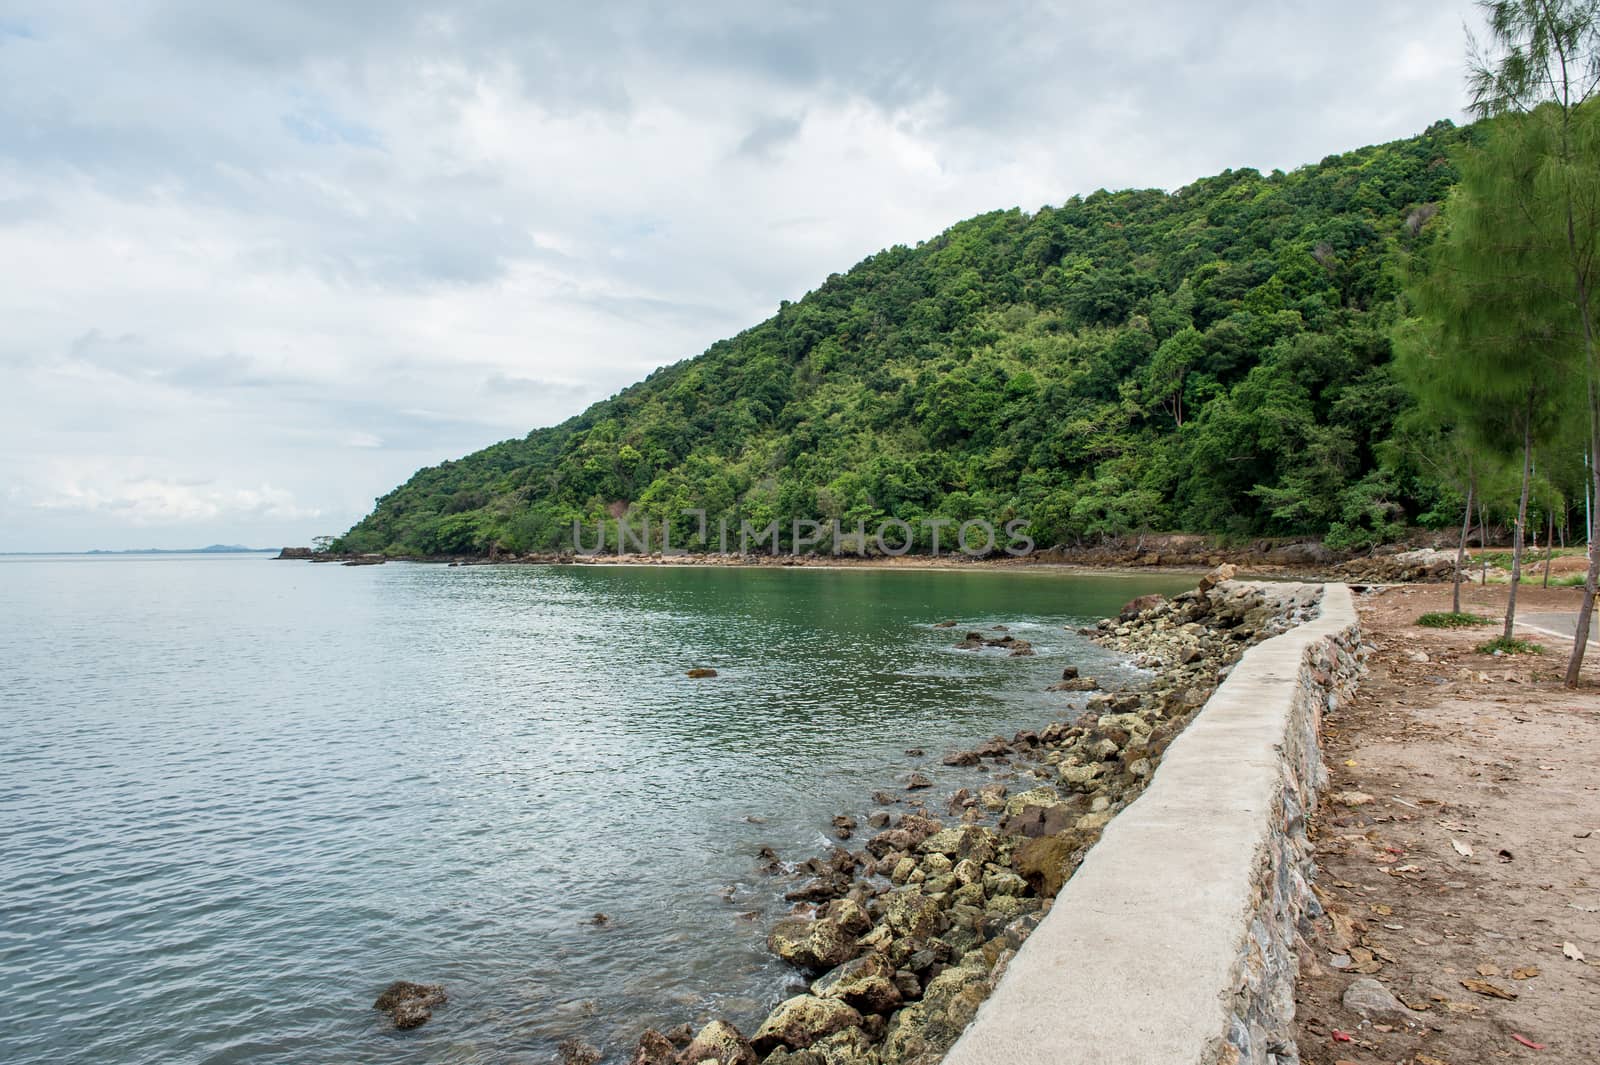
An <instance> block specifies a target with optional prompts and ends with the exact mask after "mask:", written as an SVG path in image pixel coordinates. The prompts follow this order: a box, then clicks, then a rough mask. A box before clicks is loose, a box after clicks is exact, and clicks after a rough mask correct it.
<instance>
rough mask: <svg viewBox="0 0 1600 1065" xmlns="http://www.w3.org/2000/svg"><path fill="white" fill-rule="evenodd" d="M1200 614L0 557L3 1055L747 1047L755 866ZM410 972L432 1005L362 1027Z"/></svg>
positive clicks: (1025, 722)
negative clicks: (1119, 653)
mask: <svg viewBox="0 0 1600 1065" xmlns="http://www.w3.org/2000/svg"><path fill="white" fill-rule="evenodd" d="M1188 583H1190V582H1189V581H1186V580H1183V579H1181V578H1180V579H1174V578H1162V577H1140V578H1126V577H1084V576H1075V575H1074V576H1068V575H1062V574H1059V573H1047V572H1027V573H993V572H942V571H941V572H914V571H860V570H855V571H825V570H815V569H790V570H772V569H733V570H724V569H669V568H609V567H608V568H598V567H594V568H591V567H565V568H545V567H465V568H456V569H450V568H442V567H436V566H419V565H401V564H391V565H387V566H379V567H366V568H346V567H338V566H314V565H308V564H304V563H292V562H273V561H270V560H268V559H267V558H265V557H262V556H245V557H195V556H182V557H172V556H163V557H143V558H138V557H136V558H126V557H123V558H105V557H88V558H85V557H76V558H72V557H62V558H0V725H3V728H4V733H3V736H4V739H3V745H0V831H3V848H0V988H4V1002H5V1013H6V1017H5V1021H4V1023H3V1024H0V1061H4V1062H7V1063H9V1065H28V1063H44V1062H50V1063H53V1065H60V1063H64V1062H84V1063H88V1062H94V1063H96V1065H102V1063H105V1062H119V1063H123V1062H163V1063H166V1062H269V1063H285V1065H288V1063H295V1065H301V1063H307V1062H363V1063H370V1062H405V1063H413V1062H415V1063H422V1062H429V1063H433V1062H446V1063H465V1062H491V1061H492V1062H528V1063H539V1065H543V1063H545V1062H548V1061H549V1060H550V1059H551V1056H552V1048H553V1047H554V1045H555V1043H556V1042H557V1041H559V1040H560V1039H563V1038H566V1037H568V1036H574V1035H576V1036H582V1037H584V1038H587V1039H589V1040H591V1041H593V1042H597V1043H599V1044H601V1045H602V1046H603V1047H604V1048H605V1049H606V1050H607V1051H608V1053H609V1054H611V1055H613V1056H621V1055H623V1054H625V1053H626V1051H627V1049H628V1044H629V1041H630V1040H631V1039H632V1038H633V1037H635V1036H636V1035H637V1033H638V1031H639V1030H640V1029H641V1028H642V1027H643V1026H644V1025H646V1024H662V1025H667V1024H673V1023H677V1022H680V1021H683V1020H688V1019H693V1018H695V1017H701V1016H705V1015H707V1014H709V1013H712V1012H717V1013H722V1014H725V1015H727V1016H729V1017H730V1018H731V1019H734V1020H735V1021H737V1022H740V1023H743V1024H746V1025H749V1024H752V1023H754V1022H755V1021H757V1020H759V1018H760V1016H761V1014H762V1013H763V1011H764V1009H765V1007H766V1006H767V1004H768V1003H770V1002H771V1001H773V1000H774V999H775V998H776V997H778V996H779V995H781V994H782V993H783V992H784V989H785V987H786V986H787V984H788V983H789V982H790V981H791V980H792V977H791V976H790V975H789V974H788V973H787V972H785V971H784V970H783V968H782V967H781V966H779V965H777V964H776V963H775V962H774V961H773V960H772V959H770V958H769V957H768V956H767V955H766V953H765V951H764V949H763V944H762V936H763V933H764V927H765V925H766V923H767V921H768V920H769V919H770V918H771V917H772V916H773V915H774V914H775V913H776V912H777V909H778V907H779V905H780V904H779V903H778V901H777V899H776V889H775V887H774V885H773V884H772V883H771V882H769V881H767V880H765V879H763V878H762V877H761V876H759V875H758V874H757V873H756V872H755V865H756V859H755V852H756V850H757V849H758V848H759V847H760V846H761V845H763V844H770V845H772V846H774V847H776V848H777V849H778V850H779V852H780V853H781V854H782V855H783V856H784V857H785V858H791V859H793V858H803V857H806V856H808V855H810V854H814V853H819V852H820V851H821V850H822V849H823V848H824V845H825V841H824V837H823V835H822V833H823V831H824V830H825V829H826V828H827V826H828V821H829V818H830V817H832V816H833V815H834V814H836V813H839V812H842V811H851V812H857V813H862V812H865V810H866V809H867V808H868V806H867V805H866V804H867V803H869V801H870V800H869V796H870V794H871V792H872V790H874V789H875V788H879V787H885V786H890V787H892V786H893V783H894V780H895V777H896V776H898V775H902V774H904V773H905V772H907V771H909V770H911V769H913V768H920V769H922V770H923V771H925V772H927V773H929V774H930V775H931V776H933V777H934V779H935V781H936V782H937V784H938V785H939V787H940V788H941V789H943V788H947V787H954V786H956V785H957V784H958V783H959V781H958V779H957V777H956V776H955V774H956V772H957V771H955V770H947V769H945V768H944V767H943V766H941V765H939V762H938V759H939V757H940V756H941V754H943V753H944V752H945V751H946V750H949V749H951V748H952V747H954V746H956V745H958V744H962V743H968V744H970V743H971V742H974V741H976V740H978V739H981V738H983V737H986V736H988V735H991V734H994V733H996V732H1000V733H1006V734H1009V733H1010V732H1011V731H1013V730H1015V729H1017V728H1021V727H1032V726H1037V725H1040V724H1042V723H1044V722H1045V721H1048V720H1052V719H1056V718H1059V717H1061V716H1062V715H1063V713H1064V712H1065V707H1066V705H1067V704H1066V698H1067V697H1066V696H1062V695H1050V694H1046V693H1044V691H1043V689H1044V688H1045V686H1046V685H1048V684H1049V683H1050V682H1051V681H1052V680H1054V679H1055V678H1057V677H1058V676H1059V675H1060V670H1061V667H1062V666H1063V665H1064V664H1067V663H1078V664H1086V665H1088V666H1090V667H1091V668H1094V669H1097V670H1100V671H1102V672H1103V671H1104V670H1106V669H1107V668H1114V667H1110V666H1108V660H1107V659H1106V657H1105V655H1104V653H1103V652H1101V651H1099V650H1098V649H1097V648H1095V647H1093V646H1092V645H1089V644H1087V643H1086V642H1085V641H1082V640H1080V639H1079V638H1078V637H1076V636H1075V635H1072V634H1071V633H1070V632H1068V631H1065V630H1064V629H1063V626H1066V625H1071V624H1074V623H1075V622H1079V621H1081V620H1084V619H1088V618H1092V617H1098V616H1101V615H1103V614H1106V613H1108V612H1111V611H1114V610H1116V609H1117V608H1118V607H1119V606H1120V605H1121V604H1122V603H1123V602H1124V601H1126V600H1127V599H1128V598H1130V597H1132V596H1133V595H1137V594H1141V593H1144V592H1148V591H1172V590H1176V588H1177V587H1181V586H1183V585H1186V584H1188ZM946 617H949V618H959V619H960V620H961V622H962V628H963V629H964V628H967V627H974V628H976V627H981V626H988V625H994V624H1000V623H1004V624H1007V625H1009V626H1010V627H1011V629H1012V631H1013V632H1014V633H1015V634H1016V635H1018V636H1019V637H1023V638H1027V639H1030V640H1032V641H1033V642H1034V644H1035V645H1036V647H1037V648H1038V649H1039V652H1040V654H1039V656H1038V657H1036V658H1016V659H1012V658H1007V657H1004V656H1002V655H998V654H994V655H991V654H973V653H971V652H961V651H956V650H953V649H952V648H951V646H950V645H951V644H952V643H953V642H954V641H955V640H956V639H957V638H959V635H960V631H961V630H957V631H956V632H955V633H952V632H951V631H949V630H940V629H934V628H932V626H931V623H932V622H934V621H937V620H939V619H941V618H946ZM696 665H705V666H711V667H714V668H716V669H717V670H718V671H719V672H720V676H719V677H717V678H716V679H714V680H700V681H695V680H689V679H687V678H685V677H684V676H683V672H684V670H686V669H687V668H689V667H691V666H696ZM912 746H920V747H924V748H926V750H927V756H926V757H924V758H913V757H908V756H907V755H906V754H905V753H904V752H905V750H906V748H908V747H912ZM730 889H731V892H730ZM596 912H604V913H606V914H608V915H610V917H611V919H612V920H611V922H610V924H609V925H608V926H606V927H603V928H599V927H593V926H591V925H586V924H584V923H582V922H583V919H584V918H586V917H588V916H589V915H592V914H594V913H596ZM750 914H754V915H756V916H755V917H754V918H751V917H749V916H748V915H750ZM741 915H746V916H741ZM398 978H405V979H414V980H422V981H438V982H442V983H444V984H445V985H446V986H447V987H448V989H449V992H450V996H451V1000H450V1003H449V1004H448V1005H447V1006H445V1007H443V1008H441V1009H440V1010H439V1011H437V1013H436V1015H435V1019H434V1020H433V1022H432V1023H430V1024H429V1025H427V1026H426V1027H424V1028H422V1029H419V1030H417V1031H414V1032H409V1033H396V1032H394V1031H392V1030H387V1029H386V1028H385V1026H384V1024H382V1023H380V1018H379V1017H378V1015H377V1014H375V1013H374V1012H373V1011H372V1010H371V1008H370V1004H371V1000H372V998H373V997H374V995H375V994H376V993H377V991H378V990H379V989H381V988H382V987H383V985H385V984H386V983H388V982H389V981H391V980H394V979H398Z"/></svg>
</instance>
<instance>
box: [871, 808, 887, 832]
mask: <svg viewBox="0 0 1600 1065" xmlns="http://www.w3.org/2000/svg"><path fill="white" fill-rule="evenodd" d="M888 823H889V811H888V810H874V811H872V813H871V814H869V815H868V816H867V824H869V825H871V826H872V827H873V828H883V827H884V826H885V825H887V824H888Z"/></svg>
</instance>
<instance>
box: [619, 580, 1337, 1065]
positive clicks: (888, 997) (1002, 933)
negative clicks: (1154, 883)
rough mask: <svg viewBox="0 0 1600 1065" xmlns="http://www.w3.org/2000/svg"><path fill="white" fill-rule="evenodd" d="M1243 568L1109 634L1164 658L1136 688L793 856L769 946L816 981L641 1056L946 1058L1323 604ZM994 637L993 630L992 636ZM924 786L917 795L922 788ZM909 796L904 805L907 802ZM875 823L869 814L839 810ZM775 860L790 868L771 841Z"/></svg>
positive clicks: (1112, 642)
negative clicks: (1126, 832)
mask: <svg viewBox="0 0 1600 1065" xmlns="http://www.w3.org/2000/svg"><path fill="white" fill-rule="evenodd" d="M1230 575H1231V574H1230V573H1229V572H1228V571H1227V569H1226V567H1224V568H1223V569H1221V570H1219V571H1216V572H1213V573H1212V574H1210V575H1208V576H1207V577H1206V578H1205V579H1204V580H1203V581H1202V582H1201V587H1199V588H1197V589H1196V590H1194V591H1193V592H1189V593H1185V594H1184V595H1180V596H1177V597H1175V598H1174V599H1173V600H1171V601H1168V600H1164V599H1161V600H1146V601H1143V602H1140V601H1136V602H1135V603H1132V604H1129V607H1128V608H1127V609H1125V610H1124V611H1123V613H1122V615H1121V616H1120V617H1119V618H1116V619H1110V620H1108V621H1105V622H1102V623H1101V625H1100V626H1099V627H1097V628H1095V629H1092V630H1089V631H1090V632H1091V633H1092V635H1093V638H1094V639H1096V640H1098V641H1099V642H1102V643H1104V644H1106V645H1107V646H1110V647H1114V648H1117V649H1119V650H1122V651H1125V652H1126V653H1128V654H1130V655H1133V656H1135V657H1136V659H1137V660H1138V661H1140V662H1141V663H1143V664H1144V665H1146V666H1147V667H1149V668H1151V669H1152V670H1153V671H1154V672H1153V680H1152V682H1151V683H1150V684H1149V685H1148V686H1147V687H1144V688H1141V689H1139V690H1134V691H1119V692H1096V693H1095V694H1093V695H1090V696H1089V698H1088V703H1087V706H1086V707H1085V708H1084V710H1083V711H1082V712H1081V714H1079V715H1078V716H1076V718H1075V719H1074V720H1063V721H1057V722H1054V723H1051V724H1049V725H1047V726H1045V727H1044V728H1042V729H1040V730H1039V731H1037V732H1034V731H1025V732H1020V733H1018V734H1017V735H1016V736H1014V737H1012V738H1011V739H1010V740H1006V739H1004V738H1002V737H996V738H994V739H991V740H988V741H986V742H985V743H983V744H980V745H978V746H977V747H975V748H973V749H970V750H962V751H955V752H952V753H951V754H949V755H948V756H946V757H945V758H944V763H945V764H946V765H948V766H953V767H957V766H959V767H968V768H973V767H979V768H983V767H992V769H1001V768H1002V767H1003V769H1004V771H1003V772H994V773H993V776H994V777H1007V778H1009V779H995V780H993V782H991V783H985V784H981V785H979V786H977V787H976V789H975V790H974V789H972V788H961V789H960V790H958V791H956V792H954V793H953V794H951V795H949V796H948V799H947V801H946V802H945V803H943V804H942V810H939V811H935V810H934V809H931V808H930V807H929V806H928V805H926V804H925V803H926V800H921V799H916V798H913V797H912V795H914V794H917V795H922V794H929V792H927V791H923V790H920V789H921V788H922V787H925V786H926V784H927V783H928V782H927V781H926V779H925V778H919V779H916V780H913V781H911V782H910V785H911V786H910V787H909V788H908V789H907V790H906V791H901V792H896V793H890V792H886V791H885V792H878V793H875V794H874V796H873V801H874V803H875V804H877V806H878V807H879V808H878V809H876V810H874V811H873V812H872V813H871V814H870V816H869V817H868V818H867V826H868V827H869V828H870V829H872V830H873V832H872V834H871V835H870V836H868V837H867V838H866V842H865V845H864V846H863V847H862V848H861V849H860V850H856V851H852V850H848V849H845V848H843V847H838V848H835V849H834V850H833V851H832V852H831V853H830V854H828V855H826V856H820V857H813V858H810V859H807V860H806V861H804V862H801V863H799V864H798V865H796V866H794V867H792V872H793V874H794V875H796V876H797V877H798V878H799V879H798V880H797V882H796V883H795V884H794V885H793V886H792V887H791V888H790V889H789V890H788V891H787V892H786V894H785V896H784V897H785V898H786V899H787V900H789V902H790V903H792V905H793V910H792V912H791V913H790V914H789V915H788V916H786V917H784V918H783V919H781V920H779V921H778V922H777V923H776V924H775V925H774V926H773V927H772V929H771V933H770V936H769V939H768V945H769V947H770V948H771V949H772V950H773V951H774V952H775V953H776V954H777V955H778V956H779V957H781V958H783V959H784V960H785V961H787V962H789V963H790V964H791V965H793V966H794V967H795V969H796V970H797V971H798V972H799V973H801V974H803V975H804V976H805V978H806V980H807V983H806V984H804V985H799V986H797V987H796V988H795V990H796V991H797V992H799V993H797V994H793V995H791V996H790V997H788V998H786V999H784V1000H783V1001H782V1002H780V1003H778V1005H777V1006H776V1007H775V1008H774V1009H773V1010H772V1011H771V1013H770V1014H769V1015H768V1016H767V1018H766V1020H765V1021H763V1022H762V1023H761V1024H760V1025H759V1027H757V1028H756V1029H755V1030H754V1031H753V1032H751V1033H750V1035H749V1037H748V1038H746V1036H745V1035H744V1034H743V1033H740V1032H739V1031H738V1030H737V1029H735V1028H734V1027H733V1026H732V1025H730V1024H728V1023H726V1022H725V1021H715V1022H713V1023H712V1024H710V1025H707V1026H706V1027H705V1028H703V1029H702V1030H701V1031H700V1032H699V1033H698V1035H695V1036H694V1037H693V1042H692V1043H691V1042H689V1040H690V1032H689V1031H688V1030H687V1027H685V1028H682V1029H679V1030H678V1031H676V1032H674V1033H661V1032H656V1031H650V1032H647V1033H645V1035H644V1037H643V1038H642V1039H641V1040H640V1042H639V1045H638V1047H637V1049H636V1050H635V1052H634V1055H633V1058H632V1059H631V1061H632V1065H706V1063H707V1062H714V1063H716V1065H756V1063H758V1062H761V1063H766V1065H933V1063H935V1062H938V1061H939V1060H940V1059H941V1058H943V1056H944V1055H945V1053H946V1052H947V1051H948V1050H949V1048H950V1047H951V1046H952V1045H953V1044H954V1043H955V1041H956V1040H957V1039H958V1038H959V1037H960V1035H961V1033H962V1030H963V1029H964V1028H965V1027H966V1026H967V1024H968V1023H969V1022H970V1021H971V1020H972V1019H973V1017H974V1016H975V1015H976V1014H977V1011H978V1007H979V1006H980V1004H981V1003H983V1001H984V1000H985V999H986V998H987V997H988V995H989V993H990V991H991V989H992V988H993V987H994V986H995V985H996V983H997V981H999V980H1000V978H1001V976H1002V975H1003V974H1004V973H1005V971H1006V968H1007V966H1008V964H1009V963H1010V962H1011V960H1012V959H1013V958H1014V957H1015V956H1016V954H1017V951H1018V949H1019V948H1020V947H1021V946H1022V944H1023V943H1024V942H1025V941H1026V940H1027V939H1028V937H1029V935H1030V934H1031V933H1032V932H1033V931H1034V929H1035V928H1037V927H1038V926H1039V924H1040V922H1041V920H1042V919H1043V918H1044V916H1045V915H1046V914H1047V913H1048V912H1049V911H1050V908H1051V906H1052V904H1053V900H1054V898H1055V897H1056V895H1057V893H1058V892H1060V891H1061V890H1062V888H1063V885H1065V884H1066V883H1067V882H1068V881H1069V880H1070V879H1071V878H1072V876H1073V874H1074V871H1075V870H1076V869H1077V868H1078V866H1079V863H1080V862H1082V861H1083V859H1084V856H1085V854H1087V853H1088V852H1089V850H1090V848H1091V847H1093V846H1094V845H1095V843H1096V841H1097V840H1099V838H1100V835H1101V832H1102V831H1103V830H1104V829H1105V828H1106V826H1107V825H1108V824H1109V823H1110V822H1111V820H1112V818H1113V817H1115V816H1116V814H1117V813H1118V811H1120V810H1121V809H1123V808H1124V807H1125V806H1127V805H1128V804H1129V803H1130V802H1132V801H1133V800H1134V799H1135V798H1136V797H1137V796H1138V795H1139V794H1140V792H1141V791H1143V790H1144V788H1145V785H1146V783H1147V782H1148V781H1149V780H1150V777H1151V775H1152V774H1153V773H1154V772H1155V768H1156V766H1157V765H1159V764H1160V762H1161V760H1162V758H1163V756H1164V753H1165V751H1166V749H1167V746H1168V745H1169V744H1170V743H1171V742H1172V741H1173V740H1174V738H1176V737H1177V736H1178V735H1179V734H1180V733H1181V732H1182V730H1183V729H1184V727H1185V725H1187V724H1188V722H1189V721H1190V720H1191V718H1192V717H1193V716H1194V714H1195V713H1196V711H1197V710H1198V709H1199V708H1200V707H1201V706H1202V705H1203V704H1204V703H1205V701H1206V699H1207V697H1208V696H1209V695H1210V694H1211V692H1212V691H1213V690H1214V689H1215V688H1216V686H1217V684H1218V683H1219V681H1220V680H1221V678H1222V677H1224V676H1225V675H1226V673H1227V671H1228V670H1229V669H1230V668H1231V666H1232V664H1233V663H1234V662H1235V661H1236V660H1237V659H1238V658H1239V656H1240V654H1241V653H1242V652H1243V651H1244V649H1245V648H1246V647H1248V646H1250V645H1251V644H1252V643H1254V642H1256V641H1259V640H1262V639H1265V638H1267V637H1269V636H1271V635H1273V634H1275V633H1277V632H1280V631H1283V630H1284V629H1286V628H1287V627H1289V626H1291V625H1293V624H1294V623H1295V620H1296V619H1297V618H1300V617H1304V616H1306V615H1307V614H1308V613H1310V612H1314V610H1315V604H1316V598H1317V592H1316V589H1315V588H1313V587H1310V586H1301V585H1283V586H1263V585H1243V584H1237V583H1234V582H1231V581H1229V580H1228V579H1227V578H1228V577H1229V576H1230ZM984 642H987V638H985V640H984ZM913 789H916V790H913ZM895 808H899V811H900V812H898V813H896V812H893V811H894V810H895ZM846 822H848V824H849V827H850V828H852V829H854V828H857V827H860V826H859V825H858V824H857V823H856V821H855V819H853V818H847V817H843V816H841V817H840V818H837V819H835V823H834V828H835V830H836V835H839V836H841V837H842V838H848V837H849V835H850V834H851V833H849V832H846V831H844V830H843V829H842V828H841V827H840V826H841V825H842V824H844V823H846ZM763 857H764V860H765V861H766V863H767V871H768V872H769V873H772V874H773V875H783V874H784V873H785V872H786V871H789V870H790V869H791V867H786V866H783V865H782V864H781V863H779V862H778V861H777V860H776V856H774V855H772V854H771V853H770V852H765V853H764V855H763Z"/></svg>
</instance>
